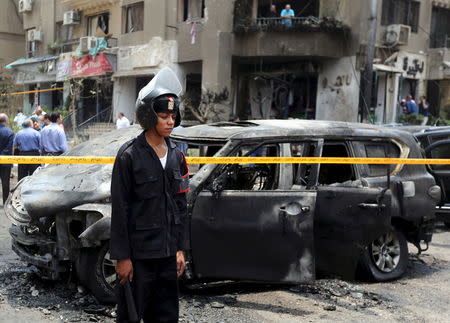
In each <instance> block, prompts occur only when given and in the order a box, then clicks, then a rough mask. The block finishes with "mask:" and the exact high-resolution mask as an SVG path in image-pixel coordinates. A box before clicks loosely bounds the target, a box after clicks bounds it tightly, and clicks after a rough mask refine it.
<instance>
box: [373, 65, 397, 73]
mask: <svg viewBox="0 0 450 323" xmlns="http://www.w3.org/2000/svg"><path fill="white" fill-rule="evenodd" d="M373 69H374V70H377V71H380V72H387V73H403V70H401V69H399V68H397V67H395V66H389V65H384V64H373Z"/></svg>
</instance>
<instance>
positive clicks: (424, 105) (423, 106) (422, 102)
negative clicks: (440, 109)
mask: <svg viewBox="0 0 450 323" xmlns="http://www.w3.org/2000/svg"><path fill="white" fill-rule="evenodd" d="M419 113H420V114H421V115H423V121H422V124H421V125H422V126H425V125H426V124H427V122H428V115H429V114H430V103H428V101H427V97H426V96H424V95H422V96H421V97H420V99H419Z"/></svg>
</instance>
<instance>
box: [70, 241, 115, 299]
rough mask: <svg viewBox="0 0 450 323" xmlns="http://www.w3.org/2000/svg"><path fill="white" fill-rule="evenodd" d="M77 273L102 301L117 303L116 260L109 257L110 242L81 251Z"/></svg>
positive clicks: (81, 280)
mask: <svg viewBox="0 0 450 323" xmlns="http://www.w3.org/2000/svg"><path fill="white" fill-rule="evenodd" d="M77 273H78V278H79V279H80V282H81V283H82V284H83V285H84V286H85V287H87V288H88V289H89V290H90V291H91V293H92V294H93V295H94V296H95V298H96V299H97V300H98V301H99V302H101V303H107V304H108V303H115V302H116V296H115V293H114V286H115V283H116V274H115V261H113V260H111V259H110V258H109V243H104V244H103V245H102V246H101V247H98V248H84V249H82V250H81V251H80V258H79V263H78V265H77Z"/></svg>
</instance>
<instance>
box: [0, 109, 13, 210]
mask: <svg viewBox="0 0 450 323" xmlns="http://www.w3.org/2000/svg"><path fill="white" fill-rule="evenodd" d="M13 141H14V132H13V131H12V130H11V129H9V128H8V116H7V115H6V114H5V113H0V155H2V156H10V155H12V148H13ZM11 168H12V164H0V179H1V181H2V193H3V204H5V202H6V199H7V198H8V195H9V180H10V178H11Z"/></svg>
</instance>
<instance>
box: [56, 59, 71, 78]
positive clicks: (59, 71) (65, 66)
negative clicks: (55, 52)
mask: <svg viewBox="0 0 450 323" xmlns="http://www.w3.org/2000/svg"><path fill="white" fill-rule="evenodd" d="M71 64H72V62H71V61H70V60H66V61H59V62H58V64H57V65H56V81H57V82H62V81H65V80H66V79H67V78H68V77H69V76H70V68H71Z"/></svg>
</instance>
